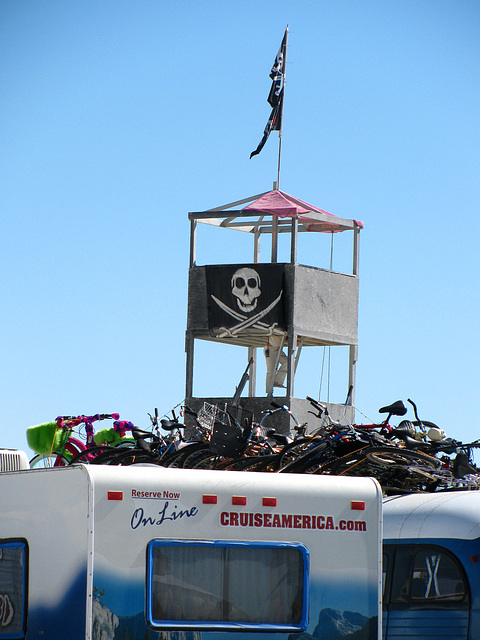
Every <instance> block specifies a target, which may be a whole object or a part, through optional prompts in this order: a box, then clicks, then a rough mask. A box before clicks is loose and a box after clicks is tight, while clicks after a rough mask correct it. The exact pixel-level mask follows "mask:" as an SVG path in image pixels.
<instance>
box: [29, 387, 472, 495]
mask: <svg viewBox="0 0 480 640" xmlns="http://www.w3.org/2000/svg"><path fill="white" fill-rule="evenodd" d="M307 399H308V400H309V402H310V404H311V407H312V411H311V412H310V413H312V414H313V415H314V416H315V424H314V426H313V428H312V427H311V425H310V426H309V427H307V424H306V423H305V424H299V422H298V421H297V420H296V418H295V416H294V415H293V414H292V412H291V411H290V409H289V408H288V407H287V406H279V405H276V404H275V403H273V402H272V408H271V409H269V410H267V411H265V412H263V414H262V416H261V419H260V420H259V421H255V420H254V418H253V416H252V415H250V414H248V412H247V415H245V412H244V411H242V410H240V411H239V407H238V406H231V407H230V406H226V405H225V406H217V405H212V404H209V403H204V404H203V406H202V408H201V409H200V411H198V412H194V411H192V410H190V409H189V408H188V407H183V408H182V413H183V416H184V417H186V418H188V423H189V425H188V427H187V428H186V427H185V425H184V424H183V423H181V422H180V419H179V417H178V416H177V415H176V413H175V410H173V411H172V418H171V419H167V418H162V419H160V418H159V416H158V411H157V410H155V414H154V416H151V415H150V414H149V416H150V420H151V423H152V429H151V430H150V431H148V430H143V429H140V428H139V427H136V426H135V425H133V424H132V423H131V422H129V421H125V420H120V416H119V415H118V414H115V413H113V414H96V415H94V416H60V417H58V418H57V419H56V420H55V421H54V422H51V423H46V424H43V425H37V426H35V427H30V428H29V429H27V440H28V443H29V446H30V447H31V448H32V449H33V450H34V451H35V452H36V454H37V455H36V456H35V457H34V458H32V460H31V461H30V466H31V467H32V468H35V467H39V466H66V465H75V464H108V465H119V466H124V465H132V464H141V465H158V466H162V467H176V468H189V469H217V470H229V471H255V472H262V473H315V474H326V475H334V476H342V475H347V476H370V477H374V478H376V479H377V480H378V481H379V483H380V485H381V486H382V490H383V492H384V494H385V495H394V494H399V493H410V492H419V491H422V492H425V491H428V492H433V491H441V490H449V489H459V488H462V489H479V488H480V472H479V470H478V469H477V467H476V466H475V463H474V458H473V451H474V449H475V448H478V447H480V441H478V440H477V441H475V442H471V443H468V444H465V443H462V442H459V441H457V440H453V439H452V438H448V437H446V435H445V433H444V431H443V430H442V429H440V428H439V427H438V426H437V425H436V424H434V423H432V422H427V421H422V420H420V418H419V416H418V412H417V407H416V405H415V403H414V402H413V401H412V400H410V399H409V400H408V402H409V403H410V404H411V405H412V407H413V412H414V415H415V419H414V420H411V421H410V420H402V421H401V422H400V423H399V424H398V425H396V426H393V425H391V424H390V420H391V419H392V417H393V416H395V417H397V418H401V417H403V416H405V415H406V413H407V406H406V405H405V403H404V402H402V401H397V402H394V403H393V404H391V405H388V406H385V407H382V408H381V409H380V410H379V412H380V413H382V414H386V418H385V420H384V421H383V422H380V423H377V424H351V423H350V422H349V421H348V420H347V419H346V417H345V418H344V419H343V420H342V421H334V420H332V419H331V417H330V415H329V413H328V409H327V407H326V405H323V404H321V403H320V402H318V401H316V400H314V399H313V398H310V397H307ZM279 411H284V412H287V413H288V414H289V415H290V418H291V420H292V424H293V428H292V430H291V435H285V434H281V433H277V432H276V431H275V429H273V428H269V427H268V418H269V417H270V416H272V415H273V414H275V413H277V412H279ZM102 420H112V421H113V424H112V426H111V427H107V428H104V429H101V430H98V431H95V430H94V427H93V424H94V423H95V422H97V421H102ZM76 436H78V437H76Z"/></svg>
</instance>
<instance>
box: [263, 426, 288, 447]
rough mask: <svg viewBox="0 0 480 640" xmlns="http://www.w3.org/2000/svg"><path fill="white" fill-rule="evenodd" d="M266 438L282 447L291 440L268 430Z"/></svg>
mask: <svg viewBox="0 0 480 640" xmlns="http://www.w3.org/2000/svg"><path fill="white" fill-rule="evenodd" d="M267 438H271V439H272V440H275V442H276V443H277V444H281V445H284V446H285V445H286V444H289V443H290V442H291V441H292V439H291V438H288V436H286V435H285V434H284V433H277V432H276V431H275V430H274V429H271V430H270V429H269V430H268V431H267Z"/></svg>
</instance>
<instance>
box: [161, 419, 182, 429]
mask: <svg viewBox="0 0 480 640" xmlns="http://www.w3.org/2000/svg"><path fill="white" fill-rule="evenodd" d="M160 423H161V425H162V429H163V430H164V431H173V430H174V429H181V428H182V427H183V426H184V425H183V424H180V423H179V422H175V420H165V419H163V420H160Z"/></svg>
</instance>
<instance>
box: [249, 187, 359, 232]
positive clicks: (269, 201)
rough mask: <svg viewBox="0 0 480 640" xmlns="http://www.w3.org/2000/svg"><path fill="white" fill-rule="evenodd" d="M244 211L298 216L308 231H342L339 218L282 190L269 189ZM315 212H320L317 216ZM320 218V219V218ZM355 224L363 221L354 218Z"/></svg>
mask: <svg viewBox="0 0 480 640" xmlns="http://www.w3.org/2000/svg"><path fill="white" fill-rule="evenodd" d="M243 210H244V211H252V212H253V211H255V212H257V213H261V214H263V215H275V216H278V217H279V218H298V219H299V220H301V221H302V223H303V224H304V226H305V227H306V228H307V229H308V231H320V232H330V233H332V232H333V233H337V232H340V231H344V228H343V227H342V228H339V224H338V223H337V222H336V221H337V220H338V222H340V220H341V219H340V218H337V216H335V215H333V214H332V213H329V212H328V211H324V210H323V209H319V208H318V207H314V206H313V205H311V204H308V202H304V201H303V200H299V199H298V198H295V197H293V196H291V195H289V194H288V193H284V192H283V191H269V192H268V193H264V194H263V195H262V196H260V197H259V198H258V199H257V200H255V201H254V202H251V203H250V204H249V205H247V206H246V207H244V209H243ZM315 214H320V216H317V215H315ZM325 216H330V217H331V218H332V221H331V222H330V221H327V220H325ZM320 218H321V219H320ZM354 222H355V224H356V225H357V226H358V227H360V228H361V229H363V222H362V221H361V220H354Z"/></svg>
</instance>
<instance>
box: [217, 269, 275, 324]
mask: <svg viewBox="0 0 480 640" xmlns="http://www.w3.org/2000/svg"><path fill="white" fill-rule="evenodd" d="M205 269H206V279H207V295H208V324H209V327H208V328H209V329H211V330H223V331H227V332H228V333H231V334H232V335H236V334H238V333H241V332H243V331H246V330H247V329H257V330H261V331H265V332H268V331H269V330H270V327H272V326H273V325H274V326H275V327H276V328H278V329H285V323H284V315H285V313H284V270H283V265H278V264H250V265H248V264H246V265H238V264H237V265H229V266H206V267H205Z"/></svg>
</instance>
